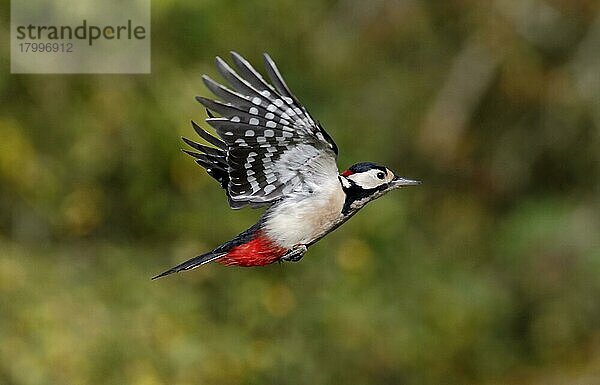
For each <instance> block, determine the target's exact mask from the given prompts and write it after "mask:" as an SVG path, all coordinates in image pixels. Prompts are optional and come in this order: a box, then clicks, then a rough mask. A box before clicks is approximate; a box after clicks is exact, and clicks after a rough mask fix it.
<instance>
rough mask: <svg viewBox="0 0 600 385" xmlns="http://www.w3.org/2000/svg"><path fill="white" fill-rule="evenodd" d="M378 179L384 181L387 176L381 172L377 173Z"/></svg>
mask: <svg viewBox="0 0 600 385" xmlns="http://www.w3.org/2000/svg"><path fill="white" fill-rule="evenodd" d="M377 178H379V179H383V178H385V174H384V173H383V172H382V171H379V172H378V173H377Z"/></svg>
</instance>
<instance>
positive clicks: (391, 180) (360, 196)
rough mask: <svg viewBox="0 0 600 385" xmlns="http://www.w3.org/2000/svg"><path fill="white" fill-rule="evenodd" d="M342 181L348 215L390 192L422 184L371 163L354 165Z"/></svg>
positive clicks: (345, 172)
mask: <svg viewBox="0 0 600 385" xmlns="http://www.w3.org/2000/svg"><path fill="white" fill-rule="evenodd" d="M340 181H341V183H342V187H343V188H344V191H345V192H346V195H347V198H346V204H345V205H344V211H346V213H348V212H350V211H352V210H358V209H360V208H361V207H362V206H364V205H365V204H366V203H368V202H370V201H372V200H374V199H376V198H379V197H380V196H382V195H384V194H385V193H387V192H388V191H391V190H394V189H397V188H400V187H403V186H414V185H418V184H420V183H421V182H420V181H417V180H411V179H406V178H402V177H399V176H396V175H395V174H394V173H393V172H392V171H390V170H389V169H388V168H387V167H384V166H380V165H378V164H375V163H371V162H362V163H357V164H354V165H352V167H350V168H349V169H348V170H346V171H344V172H343V173H342V174H341V175H340Z"/></svg>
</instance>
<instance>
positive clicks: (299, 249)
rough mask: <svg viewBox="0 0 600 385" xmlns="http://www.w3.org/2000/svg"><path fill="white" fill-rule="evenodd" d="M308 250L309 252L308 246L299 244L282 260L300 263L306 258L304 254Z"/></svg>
mask: <svg viewBox="0 0 600 385" xmlns="http://www.w3.org/2000/svg"><path fill="white" fill-rule="evenodd" d="M306 250H308V248H307V247H306V245H303V244H297V245H295V246H294V247H292V248H291V249H290V251H288V252H287V253H286V254H284V255H283V256H282V257H281V259H280V260H281V261H288V262H298V261H299V260H301V259H302V257H303V256H304V253H306Z"/></svg>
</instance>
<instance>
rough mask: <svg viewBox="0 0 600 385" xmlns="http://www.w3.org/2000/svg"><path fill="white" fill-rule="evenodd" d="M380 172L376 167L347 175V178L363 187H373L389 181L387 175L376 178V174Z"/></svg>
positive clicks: (367, 188)
mask: <svg viewBox="0 0 600 385" xmlns="http://www.w3.org/2000/svg"><path fill="white" fill-rule="evenodd" d="M380 172H381V170H377V169H373V170H369V171H365V172H359V173H356V174H352V175H349V176H348V179H350V180H352V181H353V182H354V183H356V184H357V185H358V186H359V187H361V188H363V189H366V190H369V189H374V188H377V187H379V186H381V185H383V184H386V183H387V182H388V181H389V180H388V177H387V175H386V178H384V179H379V178H377V174H378V173H380ZM388 175H389V174H388Z"/></svg>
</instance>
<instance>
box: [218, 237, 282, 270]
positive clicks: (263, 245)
mask: <svg viewBox="0 0 600 385" xmlns="http://www.w3.org/2000/svg"><path fill="white" fill-rule="evenodd" d="M286 252H287V250H286V249H284V248H281V247H279V246H277V245H276V244H275V243H274V242H272V241H271V240H269V239H268V238H267V237H265V236H264V235H263V234H261V233H258V234H257V235H256V237H255V238H254V239H252V240H251V241H250V242H247V243H244V244H243V245H239V246H236V247H234V248H233V249H231V250H229V252H228V253H227V254H226V255H225V256H223V257H221V258H219V259H217V262H218V263H220V264H222V265H225V266H244V267H248V266H264V265H268V264H270V263H273V262H275V261H277V260H278V259H279V258H280V257H281V256H283V255H284V254H285V253H286Z"/></svg>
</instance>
